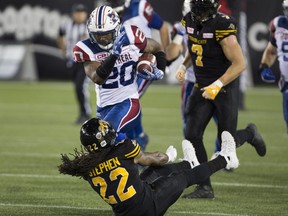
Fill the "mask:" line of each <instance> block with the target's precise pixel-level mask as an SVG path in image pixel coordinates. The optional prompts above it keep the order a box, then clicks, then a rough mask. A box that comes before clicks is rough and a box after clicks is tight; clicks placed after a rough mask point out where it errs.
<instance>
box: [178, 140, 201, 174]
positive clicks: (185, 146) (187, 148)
mask: <svg viewBox="0 0 288 216" xmlns="http://www.w3.org/2000/svg"><path fill="white" fill-rule="evenodd" d="M182 150H183V161H188V162H189V163H190V165H191V168H192V169H193V168H194V167H196V166H198V165H199V164H200V163H199V161H198V159H197V157H196V153H195V149H194V147H193V145H192V143H191V142H190V141H188V140H185V139H184V140H183V141H182Z"/></svg>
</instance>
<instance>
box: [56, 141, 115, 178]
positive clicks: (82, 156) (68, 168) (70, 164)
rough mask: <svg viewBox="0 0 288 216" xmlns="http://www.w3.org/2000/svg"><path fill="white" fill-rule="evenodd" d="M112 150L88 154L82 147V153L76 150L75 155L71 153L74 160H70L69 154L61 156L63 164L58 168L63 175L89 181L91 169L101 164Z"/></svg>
mask: <svg viewBox="0 0 288 216" xmlns="http://www.w3.org/2000/svg"><path fill="white" fill-rule="evenodd" d="M110 150H111V148H105V149H101V151H92V152H88V151H87V150H86V149H84V148H83V147H82V146H81V149H80V151H78V150H77V148H75V149H74V154H73V153H70V154H69V155H71V156H72V157H73V158H72V159H70V158H69V156H68V155H67V154H61V160H62V164H61V165H59V166H58V170H59V172H60V173H61V174H67V175H71V176H76V177H80V178H84V179H85V180H86V179H87V177H88V175H89V172H90V171H91V169H93V168H94V167H96V166H97V165H98V164H99V163H101V162H102V161H103V160H104V158H105V157H106V155H107V154H108V153H109V152H110Z"/></svg>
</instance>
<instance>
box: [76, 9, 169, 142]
mask: <svg viewBox="0 0 288 216" xmlns="http://www.w3.org/2000/svg"><path fill="white" fill-rule="evenodd" d="M87 28H88V32H89V38H88V39H86V40H82V41H79V42H78V43H77V44H76V45H75V47H74V49H73V52H74V59H75V61H77V62H83V64H84V68H85V73H86V75H87V76H88V77H89V78H90V79H91V80H92V81H93V82H94V83H95V89H96V96H97V98H96V99H97V114H96V115H97V117H99V118H101V119H104V120H106V121H108V122H109V123H110V124H111V125H112V126H113V127H114V128H115V129H116V131H117V132H118V133H120V134H122V133H124V134H125V135H126V136H127V137H128V138H130V139H134V138H135V137H137V136H138V135H139V134H137V131H135V130H133V129H134V127H135V126H136V125H137V124H138V123H139V121H140V116H141V107H140V102H139V94H138V90H137V83H136V76H137V75H138V76H142V77H143V78H145V79H147V80H158V79H162V78H163V75H164V73H163V71H164V69H165V66H166V56H165V53H164V52H163V49H162V48H161V45H160V44H159V43H158V42H156V41H155V40H153V39H148V38H146V37H145V35H144V33H143V32H142V31H141V30H140V29H139V28H138V27H136V26H132V25H122V26H121V25H120V19H119V16H118V14H117V13H116V12H115V11H114V10H113V9H112V8H111V7H109V6H100V7H97V8H96V9H95V10H94V11H92V13H91V14H90V17H89V20H88V24H87ZM144 52H148V53H153V54H154V55H155V56H156V60H157V67H156V66H155V65H152V67H153V69H154V73H150V72H148V71H147V73H146V75H144V74H140V73H138V74H136V70H135V68H136V62H137V61H138V58H139V56H141V55H142V53H144ZM130 131H133V133H129V135H128V132H130ZM123 136H124V135H123ZM123 136H119V137H122V138H123ZM122 138H121V139H122Z"/></svg>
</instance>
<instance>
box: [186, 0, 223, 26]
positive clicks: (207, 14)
mask: <svg viewBox="0 0 288 216" xmlns="http://www.w3.org/2000/svg"><path fill="white" fill-rule="evenodd" d="M190 7H191V17H192V20H193V21H194V22H196V23H197V24H202V23H204V22H206V21H208V20H210V19H212V18H214V17H215V15H216V14H217V11H218V8H219V0H191V2H190Z"/></svg>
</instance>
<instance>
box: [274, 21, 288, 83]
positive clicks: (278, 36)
mask: <svg viewBox="0 0 288 216" xmlns="http://www.w3.org/2000/svg"><path fill="white" fill-rule="evenodd" d="M270 32H271V40H270V42H271V43H272V44H273V45H274V46H276V47H277V56H278V61H279V68H280V72H281V76H282V78H283V79H284V80H285V81H286V82H288V19H287V17H286V16H278V17H276V18H274V19H273V20H272V23H271V25H270Z"/></svg>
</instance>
